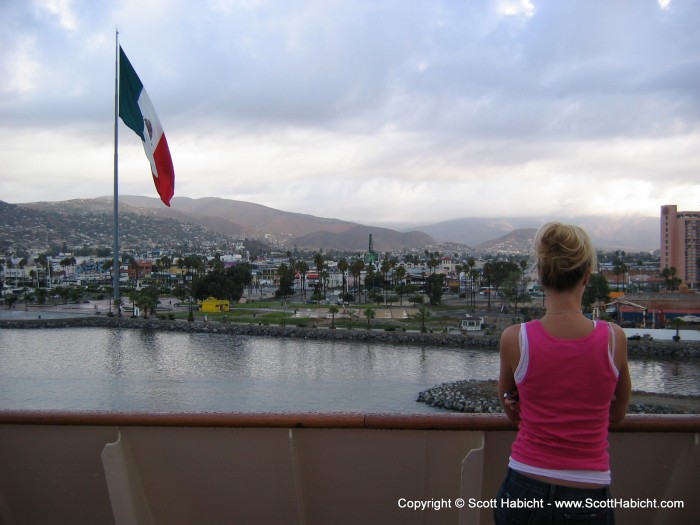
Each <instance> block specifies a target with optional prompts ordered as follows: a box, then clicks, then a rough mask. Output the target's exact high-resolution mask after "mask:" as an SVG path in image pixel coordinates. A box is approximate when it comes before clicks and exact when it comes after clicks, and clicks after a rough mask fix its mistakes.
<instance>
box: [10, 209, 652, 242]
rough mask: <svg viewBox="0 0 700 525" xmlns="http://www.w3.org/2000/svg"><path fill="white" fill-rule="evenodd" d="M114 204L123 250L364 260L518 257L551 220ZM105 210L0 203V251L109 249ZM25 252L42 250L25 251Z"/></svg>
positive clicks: (647, 228) (613, 237) (633, 226)
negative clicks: (391, 217)
mask: <svg viewBox="0 0 700 525" xmlns="http://www.w3.org/2000/svg"><path fill="white" fill-rule="evenodd" d="M119 203H120V207H119V208H120V212H119V214H120V238H121V239H120V242H121V243H122V246H127V245H129V244H133V245H140V246H154V247H155V246H166V245H173V244H175V245H177V244H180V245H181V244H183V243H189V244H190V245H195V246H197V245H211V244H212V243H227V242H232V241H233V240H235V239H248V240H249V242H250V241H252V240H257V241H260V242H262V243H265V244H267V245H270V246H274V247H277V248H280V249H285V250H292V249H295V248H298V249H311V250H318V249H323V250H325V251H333V250H337V251H346V252H347V251H357V252H364V251H366V250H367V249H368V245H369V238H370V235H371V236H372V241H373V247H374V249H375V251H377V252H380V253H383V252H386V251H395V250H403V249H414V250H423V249H426V248H433V247H437V246H438V245H443V246H444V245H446V244H447V245H449V246H450V248H449V251H460V250H462V249H465V248H472V249H477V250H483V251H506V252H516V253H517V252H519V253H523V252H527V251H528V250H529V247H530V246H531V243H532V238H533V237H534V234H535V232H536V230H537V228H539V227H540V226H542V225H543V224H544V223H546V222H548V221H550V220H553V219H554V218H552V217H539V218H532V217H529V218H490V219H489V218H463V219H455V220H450V221H442V222H436V223H433V224H426V225H422V226H420V227H417V228H414V229H411V231H398V230H396V229H390V228H383V227H379V226H371V225H363V224H358V223H355V222H349V221H343V220H339V219H330V218H323V217H316V216H313V215H308V214H302V213H292V212H286V211H281V210H276V209H274V208H269V207H267V206H262V205H259V204H254V203H250V202H244V201H236V200H230V199H221V198H214V197H211V198H200V199H191V198H187V197H176V198H174V199H173V200H172V201H171V205H172V207H171V208H167V207H165V206H163V205H162V203H161V202H160V201H159V200H158V199H155V198H149V197H138V196H129V195H123V196H120V197H119ZM112 210H113V201H112V198H111V197H103V198H95V199H78V200H70V201H57V202H34V203H24V204H8V203H4V202H2V201H0V228H2V232H3V233H2V236H0V249H2V250H5V251H6V250H8V249H10V250H11V249H12V248H13V247H14V249H15V250H16V249H17V244H18V243H25V244H26V243H32V242H33V243H35V244H39V245H40V244H42V243H43V244H45V247H44V248H43V250H46V249H48V246H49V245H56V244H59V245H60V244H62V243H65V244H67V245H69V246H83V245H85V244H92V245H105V246H110V245H111V224H112ZM566 222H571V223H575V224H579V225H581V226H583V227H584V228H586V229H587V230H588V231H589V233H590V234H591V238H592V239H593V242H594V244H595V245H596V247H597V248H599V249H604V250H618V249H620V250H624V251H651V250H655V249H658V247H659V233H658V232H659V219H658V218H654V217H591V216H588V217H577V218H569V219H566ZM29 248H33V249H37V248H38V249H40V250H41V248H39V246H31V247H29V246H24V249H29ZM262 248H263V247H262V246H261V249H262ZM453 248H454V250H453ZM443 251H445V249H444V248H443Z"/></svg>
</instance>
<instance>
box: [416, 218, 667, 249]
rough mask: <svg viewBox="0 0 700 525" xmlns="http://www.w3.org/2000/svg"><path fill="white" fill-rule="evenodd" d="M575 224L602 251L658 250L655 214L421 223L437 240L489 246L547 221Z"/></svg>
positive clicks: (425, 230) (467, 219) (455, 220)
mask: <svg viewBox="0 0 700 525" xmlns="http://www.w3.org/2000/svg"><path fill="white" fill-rule="evenodd" d="M554 220H558V221H561V222H566V223H570V224H577V225H579V226H581V227H583V228H584V229H585V230H586V231H588V233H589V235H590V236H591V240H592V241H593V244H594V245H595V246H596V248H598V249H601V250H624V251H653V250H658V249H659V242H660V241H659V219H658V217H616V216H610V217H604V216H600V217H593V216H583V217H566V218H562V217H522V218H479V217H472V218H464V219H454V220H450V221H443V222H438V223H435V224H430V225H425V226H420V227H418V228H417V229H419V230H420V231H423V232H425V233H427V234H428V235H430V236H432V237H433V238H435V239H436V240H437V241H438V242H444V241H448V240H449V241H454V242H460V243H464V244H467V245H469V246H478V247H481V248H486V247H488V245H489V243H490V242H491V241H493V240H494V239H498V238H500V237H502V236H504V235H508V234H510V233H511V232H514V231H515V230H519V229H535V230H537V229H538V228H540V227H541V226H542V225H544V224H545V223H547V222H549V221H554Z"/></svg>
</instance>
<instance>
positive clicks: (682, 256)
mask: <svg viewBox="0 0 700 525" xmlns="http://www.w3.org/2000/svg"><path fill="white" fill-rule="evenodd" d="M671 267H673V268H675V269H676V270H677V273H676V277H678V278H679V279H682V280H683V282H684V283H685V284H687V285H688V287H689V288H695V289H696V288H698V284H699V282H698V281H700V211H678V207H677V206H676V205H667V206H661V269H662V270H663V269H664V268H671Z"/></svg>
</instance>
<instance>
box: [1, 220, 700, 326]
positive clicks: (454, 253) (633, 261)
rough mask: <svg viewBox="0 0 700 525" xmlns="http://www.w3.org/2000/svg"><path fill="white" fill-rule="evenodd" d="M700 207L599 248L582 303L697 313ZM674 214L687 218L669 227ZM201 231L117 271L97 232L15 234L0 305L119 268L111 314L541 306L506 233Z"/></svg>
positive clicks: (46, 299) (76, 293) (77, 291)
mask: <svg viewBox="0 0 700 525" xmlns="http://www.w3.org/2000/svg"><path fill="white" fill-rule="evenodd" d="M699 216H700V215H699V214H694V213H691V212H678V211H677V210H676V209H675V207H673V206H666V207H663V208H662V216H661V221H662V226H661V228H662V237H661V238H664V237H663V232H670V233H667V234H666V237H665V238H666V239H667V243H666V245H665V246H664V247H663V249H661V250H659V251H655V252H625V251H623V250H614V251H600V252H599V253H598V273H597V276H596V278H595V279H593V280H592V284H591V286H589V290H588V291H587V294H586V297H585V298H584V299H585V302H586V304H585V305H584V307H585V308H586V310H587V311H588V312H590V313H595V315H597V316H608V317H612V318H614V319H617V320H618V321H619V322H620V323H625V324H628V325H630V326H634V325H639V324H643V325H650V324H655V325H662V326H666V325H668V324H669V322H670V321H671V320H673V319H674V318H677V319H681V318H682V319H684V320H685V321H687V322H694V320H695V316H696V315H699V314H700V304H696V301H695V298H696V293H695V291H696V289H697V285H698V283H697V267H698V264H700V262H695V263H693V264H688V263H687V257H686V256H685V255H683V257H684V258H683V259H682V260H679V258H678V257H679V255H678V253H677V252H678V250H677V249H676V248H675V247H676V246H677V245H678V243H681V245H682V246H687V244H688V242H687V239H685V238H680V234H679V233H678V232H683V235H687V234H688V232H689V231H690V232H695V231H696V230H695V229H694V228H688V227H687V226H685V224H686V223H691V224H692V225H695V224H697V221H698V220H700V219H698V217H699ZM679 221H680V222H682V223H683V224H681V226H678V227H676V226H674V225H675V224H676V223H678V222H679ZM534 232H535V231H534V230H531V231H529V232H528V235H526V238H525V239H523V238H522V232H521V233H520V235H521V238H519V240H518V242H517V243H515V244H516V245H517V246H521V247H522V246H529V245H531V243H532V237H533V235H534ZM200 233H201V232H200ZM693 235H694V233H693ZM199 241H200V242H198V245H197V246H196V247H193V246H192V245H191V244H190V243H189V242H187V240H186V239H178V240H177V241H176V242H174V243H172V244H173V245H171V246H162V247H158V248H153V247H152V246H150V244H151V243H148V244H149V245H147V246H134V245H133V244H130V245H128V246H127V247H125V248H124V250H123V251H122V253H121V254H120V257H119V261H120V264H119V268H116V269H115V268H114V267H113V255H112V253H111V251H110V250H109V249H108V248H106V247H105V246H104V243H103V242H102V239H100V240H99V241H98V242H96V243H95V247H92V246H93V245H92V243H91V242H90V239H88V238H83V239H82V240H81V244H80V246H70V245H68V244H67V243H64V244H63V245H62V246H61V247H60V249H58V250H56V251H52V252H48V251H44V252H36V251H31V250H30V249H28V248H27V249H24V248H22V247H20V246H18V245H17V243H16V242H15V244H14V246H13V248H14V251H12V252H7V251H6V252H5V253H4V254H3V255H2V256H0V285H1V289H2V294H1V298H0V301H1V303H0V304H3V305H4V306H5V307H7V308H9V309H17V308H20V309H22V308H24V309H29V308H30V307H34V306H42V305H56V304H65V303H71V302H72V303H81V302H85V301H87V300H95V299H100V300H107V301H110V300H111V298H113V297H114V295H115V290H114V287H113V283H114V275H115V272H118V276H119V278H118V282H119V295H120V298H119V304H118V305H115V310H114V311H115V312H119V313H121V311H122V309H123V308H124V305H125V304H126V305H129V306H127V308H129V312H130V313H133V312H135V311H136V310H138V311H139V312H143V313H145V314H146V315H147V314H148V312H149V311H150V312H152V313H156V312H157V310H158V307H159V305H160V303H161V301H160V299H161V298H163V297H169V298H175V299H176V300H177V301H179V302H180V303H181V304H183V305H185V304H187V305H188V310H189V312H190V313H191V312H192V310H195V311H199V310H202V311H207V310H208V311H210V312H211V313H213V314H217V313H222V312H227V311H229V310H230V308H231V307H232V306H233V305H236V304H250V303H251V302H252V301H260V300H268V301H281V302H282V303H283V304H284V303H285V302H286V303H288V304H293V303H296V304H308V305H317V306H319V307H321V306H325V307H330V306H341V307H345V308H347V307H351V306H358V307H359V306H365V305H374V306H375V307H385V308H386V307H388V308H390V307H392V306H394V305H402V306H403V305H404V304H411V305H413V306H414V307H424V308H428V309H430V308H439V307H441V306H442V305H444V304H445V303H446V302H449V303H450V304H452V305H453V306H454V305H457V306H458V307H460V308H462V310H463V311H464V312H476V311H482V310H483V311H487V312H491V311H495V312H501V313H510V314H512V315H516V316H518V317H529V316H530V315H532V314H533V311H532V310H533V309H536V308H539V309H541V308H542V307H543V306H544V304H543V294H542V291H541V290H540V289H539V286H538V283H537V275H536V271H535V268H534V267H533V262H532V260H531V259H530V257H529V255H528V252H527V250H526V249H522V248H518V247H517V246H515V245H514V244H513V243H508V242H504V243H503V246H504V249H501V250H498V249H496V250H491V251H489V252H486V251H483V250H473V249H469V248H468V247H464V246H460V245H456V244H451V245H443V246H441V248H442V249H432V248H437V247H431V249H423V250H419V249H407V248H403V249H401V250H386V251H381V250H380V247H378V246H375V244H374V242H373V236H372V234H371V233H370V234H369V235H368V237H367V247H366V249H365V250H363V251H360V252H358V251H356V250H353V251H346V252H343V251H340V250H337V249H334V250H328V251H324V250H323V249H318V250H303V249H298V248H295V249H286V250H284V249H281V248H279V247H277V248H275V247H270V246H266V245H264V244H261V243H260V242H259V241H248V240H245V239H244V240H231V239H227V240H225V242H223V243H222V242H221V239H216V240H213V242H211V243H207V242H206V239H201V238H200V239H199ZM693 242H696V241H693ZM518 243H519V244H518ZM696 244H697V243H696ZM514 246H515V247H514ZM683 253H685V252H683ZM696 259H697V258H696ZM697 261H700V259H697ZM169 301H170V304H172V302H173V300H172V299H169ZM207 301H209V302H208V303H207ZM212 301H213V302H212ZM109 310H110V312H111V305H110V307H109ZM142 315H143V314H142ZM698 320H700V318H698Z"/></svg>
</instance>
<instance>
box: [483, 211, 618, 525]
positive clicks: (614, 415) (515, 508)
mask: <svg viewBox="0 0 700 525" xmlns="http://www.w3.org/2000/svg"><path fill="white" fill-rule="evenodd" d="M535 254H536V257H537V270H538V274H539V279H540V284H541V286H542V287H543V288H544V290H545V297H546V299H545V306H546V314H545V316H544V317H543V318H542V319H540V320H536V321H531V322H529V323H526V324H521V325H514V326H511V327H509V328H508V329H507V330H505V331H504V332H503V335H502V337H501V345H500V356H501V369H500V375H499V380H498V393H499V397H500V399H501V403H502V405H503V409H504V411H505V414H506V416H508V418H509V419H511V420H513V421H519V425H518V434H517V437H516V439H515V442H514V443H513V446H512V450H511V456H510V459H509V464H508V472H507V474H506V477H505V479H504V481H503V483H502V485H501V488H500V491H499V494H498V496H497V498H496V503H497V505H498V507H497V508H496V509H495V511H494V517H495V521H496V523H497V524H498V525H502V524H508V523H538V524H539V523H569V521H568V520H570V519H571V520H572V521H574V520H575V519H576V518H579V519H581V518H583V519H587V520H588V521H586V522H585V523H588V524H593V523H606V524H609V523H614V515H613V512H612V509H606V508H604V507H605V505H604V503H598V504H596V503H594V504H590V502H591V501H592V500H607V499H609V498H610V491H609V486H610V461H609V456H608V450H607V448H608V423H609V422H619V421H621V420H622V419H623V418H624V417H625V414H626V412H627V404H628V401H629V396H630V390H631V382H630V377H629V370H628V367H627V340H626V339H625V335H624V332H623V331H622V329H621V328H620V327H619V326H617V325H613V324H610V323H605V322H600V321H591V320H590V319H588V318H586V317H585V316H584V315H583V314H582V310H581V300H582V296H583V291H584V289H585V288H586V285H587V284H588V280H589V278H590V275H591V272H592V271H593V269H594V268H595V266H596V255H595V250H594V249H593V246H592V244H591V240H590V238H589V237H588V235H587V234H586V232H585V231H584V230H582V229H581V228H579V227H577V226H570V225H564V224H560V223H549V224H546V225H545V226H544V227H542V229H541V230H540V231H539V232H538V233H537V236H536V238H535ZM589 498H590V500H589ZM509 501H510V502H513V503H511V504H510V505H509ZM557 501H579V502H582V503H581V504H580V506H581V508H573V507H572V506H571V504H569V507H570V508H558V506H557V503H556V502H557ZM574 505H577V504H574Z"/></svg>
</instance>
